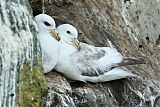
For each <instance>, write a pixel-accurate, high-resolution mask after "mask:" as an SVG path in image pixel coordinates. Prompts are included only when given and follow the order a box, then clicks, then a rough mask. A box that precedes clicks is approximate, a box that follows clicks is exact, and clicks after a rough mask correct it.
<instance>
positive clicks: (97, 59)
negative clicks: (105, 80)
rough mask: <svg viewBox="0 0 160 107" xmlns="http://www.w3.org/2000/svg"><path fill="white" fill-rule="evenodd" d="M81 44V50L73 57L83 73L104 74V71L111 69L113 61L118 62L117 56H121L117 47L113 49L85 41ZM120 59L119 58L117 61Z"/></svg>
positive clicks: (91, 74)
mask: <svg viewBox="0 0 160 107" xmlns="http://www.w3.org/2000/svg"><path fill="white" fill-rule="evenodd" d="M80 45H81V50H80V51H78V52H77V53H75V54H74V55H73V59H74V60H75V63H76V66H77V68H78V70H79V71H80V72H82V74H83V75H89V76H98V75H102V74H104V72H106V71H108V70H110V68H111V66H112V63H115V62H116V61H114V60H117V59H116V57H117V56H118V57H121V55H120V54H119V53H117V51H116V50H115V49H111V48H110V47H95V46H92V45H88V44H85V43H80ZM110 51H111V53H110ZM115 53H116V55H115ZM111 57H112V58H111ZM120 61H121V58H120ZM120 61H119V59H118V62H117V63H119V62H120Z"/></svg>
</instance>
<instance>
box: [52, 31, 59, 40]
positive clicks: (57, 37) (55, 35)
mask: <svg viewBox="0 0 160 107" xmlns="http://www.w3.org/2000/svg"><path fill="white" fill-rule="evenodd" d="M51 35H52V36H53V37H54V38H55V39H56V40H57V41H58V42H59V41H60V40H61V37H60V36H59V34H58V32H56V31H55V30H51Z"/></svg>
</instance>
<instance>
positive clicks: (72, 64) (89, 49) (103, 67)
mask: <svg viewBox="0 0 160 107" xmlns="http://www.w3.org/2000/svg"><path fill="white" fill-rule="evenodd" d="M56 31H57V32H58V33H59V36H60V37H61V41H60V44H61V50H60V54H59V58H58V62H57V64H56V66H55V68H54V69H55V70H56V71H58V72H60V73H62V74H63V75H64V76H66V77H67V78H69V79H72V80H78V81H84V82H86V81H90V82H105V81H111V80H116V79H121V78H128V77H134V76H135V75H134V74H132V73H129V72H127V71H126V70H125V69H122V68H121V67H118V66H119V65H121V66H123V65H125V64H122V62H125V61H123V60H124V59H129V58H123V56H122V55H121V54H120V53H119V52H118V51H117V50H116V49H115V48H113V47H95V46H92V45H89V44H86V43H82V42H79V41H78V40H77V37H78V32H77V30H76V28H75V27H73V26H72V25H70V24H63V25H60V26H58V27H57V28H56ZM130 59H132V60H133V61H135V62H136V59H134V58H130ZM129 63H130V62H129ZM140 63H143V61H142V60H140V62H139V64H140Z"/></svg>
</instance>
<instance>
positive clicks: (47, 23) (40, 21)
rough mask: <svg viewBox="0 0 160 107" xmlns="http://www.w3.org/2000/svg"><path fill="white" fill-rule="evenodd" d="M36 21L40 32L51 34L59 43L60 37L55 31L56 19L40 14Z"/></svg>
mask: <svg viewBox="0 0 160 107" xmlns="http://www.w3.org/2000/svg"><path fill="white" fill-rule="evenodd" d="M34 19H35V21H36V24H37V26H38V30H39V32H49V33H50V34H51V35H52V36H53V37H54V38H55V39H56V40H57V41H60V36H59V35H58V33H57V32H56V31H55V28H56V24H55V21H54V19H53V18H52V17H51V16H49V15H47V14H39V15H37V16H35V18H34Z"/></svg>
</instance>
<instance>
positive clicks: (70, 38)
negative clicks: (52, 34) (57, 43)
mask: <svg viewBox="0 0 160 107" xmlns="http://www.w3.org/2000/svg"><path fill="white" fill-rule="evenodd" d="M56 31H57V32H58V33H59V36H60V37H61V40H62V41H64V42H65V43H67V44H69V45H73V46H74V47H76V48H77V49H78V50H80V48H81V47H80V43H79V41H78V31H77V29H76V28H75V27H74V26H72V25H70V24H62V25H60V26H58V27H57V28H56Z"/></svg>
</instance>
